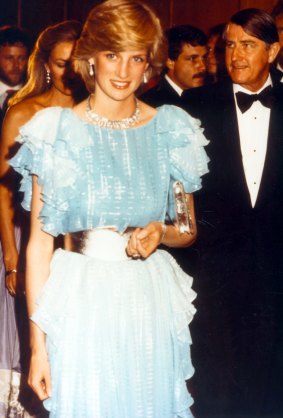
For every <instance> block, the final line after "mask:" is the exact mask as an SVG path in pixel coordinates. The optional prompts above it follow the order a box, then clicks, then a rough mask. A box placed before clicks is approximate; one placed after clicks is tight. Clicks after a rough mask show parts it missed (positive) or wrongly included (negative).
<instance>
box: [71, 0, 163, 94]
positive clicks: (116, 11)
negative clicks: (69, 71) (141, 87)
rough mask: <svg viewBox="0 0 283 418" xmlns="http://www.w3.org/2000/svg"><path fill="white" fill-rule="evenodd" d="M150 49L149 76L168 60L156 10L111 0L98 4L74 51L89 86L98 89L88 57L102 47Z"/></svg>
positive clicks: (129, 0)
mask: <svg viewBox="0 0 283 418" xmlns="http://www.w3.org/2000/svg"><path fill="white" fill-rule="evenodd" d="M144 48H145V49H146V50H147V51H148V63H149V66H148V69H147V76H148V77H151V76H153V75H155V74H158V73H159V72H160V71H161V69H162V67H163V64H164V58H165V56H164V38H163V32H162V28H161V25H160V21H159V19H158V18H157V16H156V14H155V13H154V12H153V10H152V9H151V8H150V7H149V6H148V5H146V4H144V3H142V2H139V1H134V0H107V1H105V2H103V3H102V4H99V5H98V6H96V7H94V8H93V9H92V10H91V12H90V13H89V16H88V18H87V20H86V23H85V25H84V28H83V31H82V34H81V36H80V39H79V40H78V42H77V45H76V48H75V52H74V68H75V71H77V72H78V73H80V75H81V77H82V78H83V80H84V82H85V85H86V87H87V89H88V90H89V91H90V92H92V91H94V86H95V83H94V78H93V77H92V76H90V75H89V63H88V60H89V59H90V58H91V57H93V56H94V55H95V53H96V52H100V51H108V50H110V51H114V52H121V51H126V50H129V49H130V50H139V49H144Z"/></svg>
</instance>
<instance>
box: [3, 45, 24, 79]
mask: <svg viewBox="0 0 283 418" xmlns="http://www.w3.org/2000/svg"><path fill="white" fill-rule="evenodd" d="M27 60H28V51H27V48H26V47H25V46H23V45H22V44H15V45H4V46H1V47H0V81H3V83H5V84H8V86H10V87H14V86H16V85H17V84H20V83H22V82H23V81H24V78H25V73H26V68H27Z"/></svg>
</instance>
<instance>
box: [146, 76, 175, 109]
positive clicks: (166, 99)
mask: <svg viewBox="0 0 283 418" xmlns="http://www.w3.org/2000/svg"><path fill="white" fill-rule="evenodd" d="M140 99H141V100H142V101H143V102H145V103H147V104H149V105H150V106H153V107H159V106H162V105H164V104H169V105H175V106H179V107H181V106H182V104H183V102H182V100H181V97H180V96H179V94H178V93H177V92H176V91H175V90H174V89H173V87H172V86H171V85H170V84H169V83H168V81H167V80H166V78H165V77H163V78H162V79H161V80H160V81H159V82H158V84H157V85H156V86H154V87H152V88H151V89H149V90H148V91H146V92H145V93H143V94H142V95H141V96H140Z"/></svg>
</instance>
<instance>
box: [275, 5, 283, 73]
mask: <svg viewBox="0 0 283 418" xmlns="http://www.w3.org/2000/svg"><path fill="white" fill-rule="evenodd" d="M275 23H276V27H277V31H278V35H279V43H280V51H279V54H278V62H279V64H280V66H281V68H282V69H283V13H281V14H280V15H279V16H276V18H275Z"/></svg>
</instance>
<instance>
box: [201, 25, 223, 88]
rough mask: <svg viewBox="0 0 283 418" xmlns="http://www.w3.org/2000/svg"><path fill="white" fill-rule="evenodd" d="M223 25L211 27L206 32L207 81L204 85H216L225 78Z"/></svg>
mask: <svg viewBox="0 0 283 418" xmlns="http://www.w3.org/2000/svg"><path fill="white" fill-rule="evenodd" d="M225 27H226V25H225V24H223V23H222V24H219V25H216V26H213V27H212V28H211V29H210V30H209V32H208V40H207V79H206V84H210V83H216V82H217V81H220V80H222V79H223V78H225V77H227V76H228V74H227V69H226V63H225V41H224V38H223V32H224V29H225Z"/></svg>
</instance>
